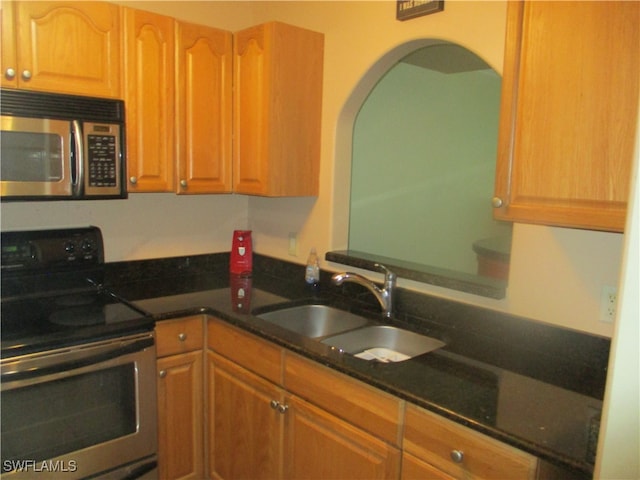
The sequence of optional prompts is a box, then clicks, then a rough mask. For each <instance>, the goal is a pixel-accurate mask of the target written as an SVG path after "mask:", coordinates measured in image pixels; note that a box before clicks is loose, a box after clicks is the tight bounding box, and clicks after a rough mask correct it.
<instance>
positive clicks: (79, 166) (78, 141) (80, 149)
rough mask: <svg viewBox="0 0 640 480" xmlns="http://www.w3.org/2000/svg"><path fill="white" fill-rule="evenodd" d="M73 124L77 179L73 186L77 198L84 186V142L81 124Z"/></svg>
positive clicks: (77, 122) (76, 121)
mask: <svg viewBox="0 0 640 480" xmlns="http://www.w3.org/2000/svg"><path fill="white" fill-rule="evenodd" d="M71 124H72V128H73V139H74V140H73V143H74V147H75V150H76V154H75V155H74V162H75V167H76V168H75V172H76V175H75V178H72V182H71V186H72V189H73V196H74V197H77V196H79V195H80V193H81V190H82V186H83V185H84V142H83V137H82V129H81V128H80V122H79V121H78V120H73V122H72V123H71Z"/></svg>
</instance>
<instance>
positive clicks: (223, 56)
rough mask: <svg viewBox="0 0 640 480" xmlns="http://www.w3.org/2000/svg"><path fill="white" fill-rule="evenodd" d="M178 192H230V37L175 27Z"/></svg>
mask: <svg viewBox="0 0 640 480" xmlns="http://www.w3.org/2000/svg"><path fill="white" fill-rule="evenodd" d="M176 29H177V30H176V31H177V35H176V47H177V50H176V67H177V71H176V93H177V95H176V132H177V145H176V146H177V159H178V186H177V192H178V193H223V192H230V191H231V187H232V185H231V109H232V101H231V98H232V97H231V95H232V90H231V81H232V71H231V64H232V46H231V45H232V35H231V33H229V32H226V31H223V30H218V29H215V28H211V27H204V26H201V25H191V24H187V23H182V22H178V23H177V24H176Z"/></svg>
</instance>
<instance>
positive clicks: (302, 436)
mask: <svg viewBox="0 0 640 480" xmlns="http://www.w3.org/2000/svg"><path fill="white" fill-rule="evenodd" d="M208 339H209V342H208V347H209V348H210V349H211V350H210V351H209V353H208V359H209V362H208V366H207V367H208V372H209V373H208V439H209V440H208V441H209V452H208V454H209V471H210V477H211V478H220V479H229V480H230V479H234V478H269V479H274V478H287V479H296V478H300V479H312V478H318V479H327V478H349V479H392V478H398V475H399V471H400V450H399V448H397V447H395V446H392V445H389V444H388V443H386V442H384V441H383V440H381V439H379V438H377V437H375V436H374V435H371V434H370V433H368V432H366V431H364V430H362V429H360V428H358V427H357V426H355V425H353V424H351V423H350V422H348V421H345V420H344V419H342V418H339V417H338V416H336V415H333V414H332V413H330V412H328V411H326V410H325V409H323V408H319V407H318V406H317V405H314V404H313V403H312V402H313V399H310V400H303V399H301V398H299V397H298V396H296V395H293V394H291V392H288V391H287V390H285V389H284V387H283V385H284V384H285V382H284V381H283V380H282V373H281V372H282V371H283V370H282V368H283V362H282V359H283V358H284V357H283V355H282V350H281V349H279V348H277V347H275V346H274V345H272V344H270V343H269V342H266V341H264V340H261V339H259V338H257V337H254V336H252V335H250V334H246V333H244V332H241V331H240V330H238V329H236V328H234V327H231V326H227V325H223V324H222V323H221V322H219V321H217V320H215V319H211V320H209V323H208ZM240 345H242V346H244V347H245V348H238V347H239V346H240ZM217 350H221V352H220V353H221V355H219V354H218V353H216V351H217ZM261 353H265V356H262V355H261ZM222 355H224V356H225V357H226V358H224V357H223V356H222ZM265 365H266V366H265ZM318 368H320V367H318ZM250 370H254V371H253V372H251V371H250ZM256 370H258V371H262V372H264V373H265V374H266V375H268V376H270V377H271V378H270V379H269V380H267V378H265V377H263V376H261V375H260V374H259V372H258V371H256ZM312 378H313V377H312ZM278 379H280V380H278ZM314 379H315V378H314ZM345 380H348V379H346V377H345ZM274 382H275V383H274Z"/></svg>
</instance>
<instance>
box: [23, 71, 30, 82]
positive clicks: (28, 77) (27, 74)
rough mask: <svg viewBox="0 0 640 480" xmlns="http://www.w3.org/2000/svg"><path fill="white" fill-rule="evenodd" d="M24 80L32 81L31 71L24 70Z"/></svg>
mask: <svg viewBox="0 0 640 480" xmlns="http://www.w3.org/2000/svg"><path fill="white" fill-rule="evenodd" d="M22 78H23V79H24V80H31V71H30V70H23V71H22Z"/></svg>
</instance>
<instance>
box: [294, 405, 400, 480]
mask: <svg viewBox="0 0 640 480" xmlns="http://www.w3.org/2000/svg"><path fill="white" fill-rule="evenodd" d="M286 402H287V407H288V409H287V412H286V414H285V417H286V427H285V478H287V479H305V480H308V479H318V480H323V479H327V478H348V479H351V480H357V479H362V480H373V479H397V478H399V474H400V451H399V450H398V449H397V448H395V447H392V446H390V445H388V444H387V443H385V442H383V441H382V440H379V439H377V438H376V437H374V436H372V435H369V434H367V433H365V432H363V431H362V430H360V429H358V428H356V427H354V426H352V425H351V424H349V423H347V422H344V421H342V420H340V419H338V418H337V417H334V416H333V415H330V414H329V413H327V412H325V411H324V410H321V409H319V408H317V407H315V406H313V405H311V404H309V403H307V402H305V401H304V400H302V399H299V398H297V397H294V396H290V397H289V398H288V399H287V401H286Z"/></svg>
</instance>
